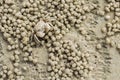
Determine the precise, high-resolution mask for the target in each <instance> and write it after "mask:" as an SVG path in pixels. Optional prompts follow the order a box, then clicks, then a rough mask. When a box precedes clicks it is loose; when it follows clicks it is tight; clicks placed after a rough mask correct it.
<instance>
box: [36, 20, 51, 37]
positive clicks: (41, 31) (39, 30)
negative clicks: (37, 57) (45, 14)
mask: <svg viewBox="0 0 120 80" xmlns="http://www.w3.org/2000/svg"><path fill="white" fill-rule="evenodd" d="M50 28H51V25H50V24H49V23H47V22H44V21H39V22H38V23H37V24H36V26H35V27H34V30H35V32H36V35H37V36H38V37H44V36H45V33H46V32H48V31H49V30H50Z"/></svg>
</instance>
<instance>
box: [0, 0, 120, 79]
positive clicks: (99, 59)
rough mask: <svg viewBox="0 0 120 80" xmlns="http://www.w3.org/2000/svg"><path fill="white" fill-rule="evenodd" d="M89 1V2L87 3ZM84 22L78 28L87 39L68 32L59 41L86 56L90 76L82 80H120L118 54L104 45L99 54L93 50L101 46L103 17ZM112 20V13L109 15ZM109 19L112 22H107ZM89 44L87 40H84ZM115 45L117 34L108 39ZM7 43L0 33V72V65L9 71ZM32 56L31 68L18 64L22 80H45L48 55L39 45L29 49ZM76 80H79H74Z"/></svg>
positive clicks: (88, 15)
mask: <svg viewBox="0 0 120 80" xmlns="http://www.w3.org/2000/svg"><path fill="white" fill-rule="evenodd" d="M91 1H93V0H89V1H88V2H91ZM96 1H99V6H101V8H100V9H101V10H102V9H103V8H104V5H106V4H107V3H105V1H104V0H96ZM86 15H87V17H88V18H87V19H86V20H85V21H84V22H82V24H81V25H82V26H83V27H84V28H85V30H86V31H87V32H88V35H87V36H83V35H81V34H80V32H79V31H78V29H76V28H71V31H70V32H68V33H67V34H65V36H64V37H63V38H62V39H63V40H70V41H72V42H73V43H74V44H79V46H80V50H81V51H83V52H84V51H86V52H89V54H90V57H89V62H90V63H89V64H90V65H91V66H92V67H94V69H93V70H92V71H91V74H90V75H89V76H88V79H86V80H120V74H119V72H120V52H118V50H117V49H116V47H115V46H113V47H110V46H108V45H105V46H103V47H102V48H101V49H100V50H98V49H96V45H97V44H98V43H100V44H104V41H105V34H103V33H102V32H101V28H102V27H104V26H105V24H106V21H105V20H104V17H101V16H98V15H96V14H93V13H88V14H86ZM110 15H111V16H112V17H113V13H110ZM111 19H112V18H111ZM89 38H90V39H91V40H87V39H89ZM110 38H111V39H112V40H113V42H114V43H115V44H117V43H118V42H119V40H120V33H118V34H115V35H113V36H112V37H110ZM6 48H7V42H6V41H5V39H4V38H3V36H2V34H1V33H0V70H1V69H2V66H1V65H2V64H5V65H7V66H9V68H11V69H13V66H12V63H11V61H10V56H11V55H12V53H13V52H12V51H8V50H7V49H6ZM33 53H34V54H33V55H34V56H35V57H36V58H37V59H38V64H37V65H36V66H35V65H33V64H32V63H26V62H24V61H21V62H20V67H21V69H22V68H23V66H25V67H27V71H24V70H23V74H24V76H25V79H24V80H47V76H48V72H47V60H48V54H49V53H48V52H47V48H46V47H45V46H44V45H43V46H41V47H37V48H34V49H33ZM74 80H79V79H74Z"/></svg>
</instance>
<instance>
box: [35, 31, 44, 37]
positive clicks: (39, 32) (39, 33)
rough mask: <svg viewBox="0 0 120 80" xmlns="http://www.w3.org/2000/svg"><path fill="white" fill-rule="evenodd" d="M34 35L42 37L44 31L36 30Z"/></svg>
mask: <svg viewBox="0 0 120 80" xmlns="http://www.w3.org/2000/svg"><path fill="white" fill-rule="evenodd" d="M36 36H37V37H40V38H43V37H44V36H45V33H44V32H41V31H38V32H36Z"/></svg>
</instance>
